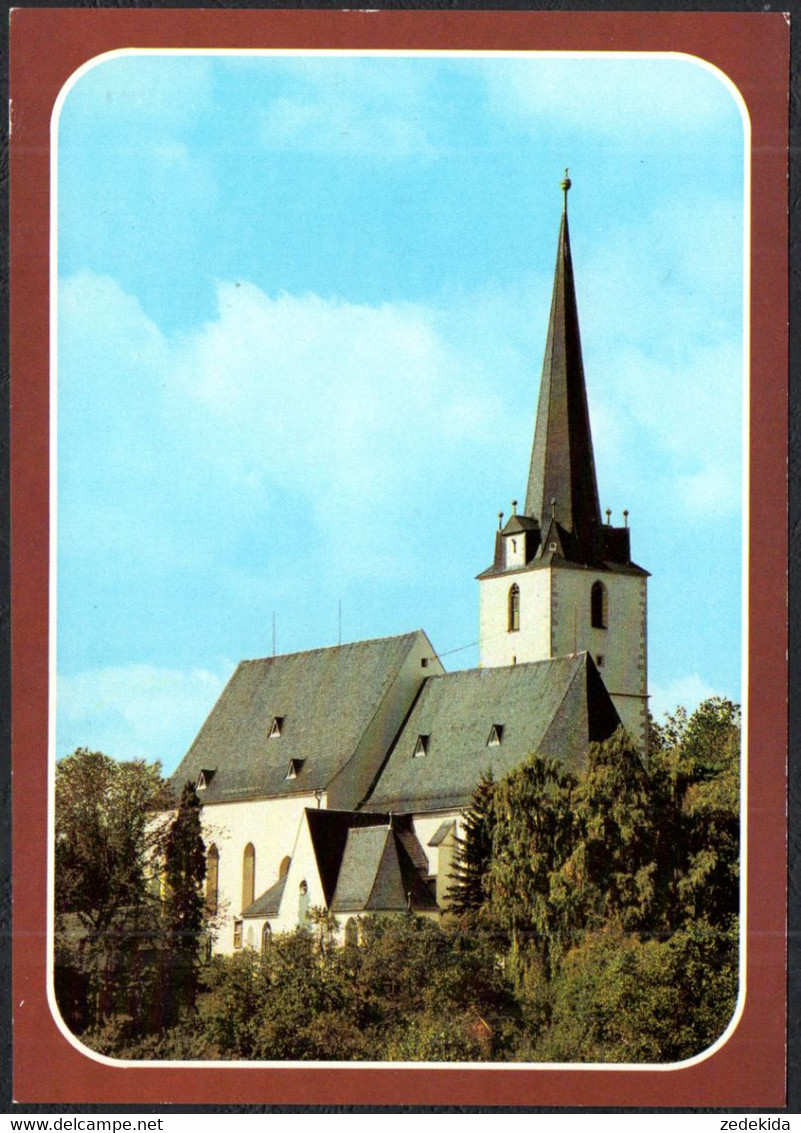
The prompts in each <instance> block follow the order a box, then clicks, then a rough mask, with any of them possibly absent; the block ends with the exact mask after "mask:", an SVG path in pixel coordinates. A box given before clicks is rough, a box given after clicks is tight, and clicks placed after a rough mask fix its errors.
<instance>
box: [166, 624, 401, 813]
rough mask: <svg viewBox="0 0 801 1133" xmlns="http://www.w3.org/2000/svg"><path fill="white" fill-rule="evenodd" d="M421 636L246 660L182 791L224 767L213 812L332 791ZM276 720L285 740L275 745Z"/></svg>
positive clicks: (190, 755)
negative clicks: (223, 805)
mask: <svg viewBox="0 0 801 1133" xmlns="http://www.w3.org/2000/svg"><path fill="white" fill-rule="evenodd" d="M421 632H422V631H417V632H415V633H407V634H404V635H402V636H400V637H384V638H379V639H377V640H374V641H358V642H354V643H352V644H349V645H340V646H336V647H334V648H331V649H314V650H311V651H309V652H305V653H289V654H284V655H281V656H278V657H266V658H263V659H261V660H256V661H243V662H241V664H240V665H238V666H237V668H236V670H235V672H234V674H233V676H232V677H231V679H230V681H229V682H228V684H227V685H226V687H225V689H224V690H223V692H222V694H221V696H220V698H219V700H218V701H217V703H216V704H215V706H214V708H213V709H212V710H211V713H210V714H209V716H208V719H207V720H206V722H205V723H204V725H203V727H202V728H201V729H200V732H199V733H198V736H197V738H196V739H195V741H194V743H193V744H192V746H191V747H190V748H189V751H188V752H187V753H186V755H185V756H184V758H183V760H182V761H181V763H180V764H179V766H178V768H177V770H176V771H175V773H174V774H173V776H172V780H171V782H172V784H173V786H174V788H175V789H176V791H179V790H180V789H181V787H182V786H183V784H184V783H185V782H186V780H187V779H190V780H191V781H192V782H193V783H194V782H196V781H197V778H198V775H199V774H200V771H201V770H205V771H208V769H214V775H213V776H212V777H211V780H210V781H208V782H207V786H206V788H205V790H204V791H203V802H204V804H205V803H215V802H234V801H237V800H240V799H247V798H257V797H262V796H266V797H275V796H281V795H289V794H309V793H311V792H313V791H315V790H325V789H326V787H327V786H328V784H329V783H330V782H331V780H332V779H333V778H334V777H335V776H336V775H337V774H338V773H339V772H340V771H341V770H342V769H343V767H345V765H346V764H347V763H348V761H349V760H350V759H351V758H352V756H353V754H354V752H355V751H356V748H357V746H358V744H359V742H360V740H361V738H362V736H363V735H364V733H365V730H366V729H367V726H368V725H369V724H370V722H371V720H372V719H373V717H374V716H375V714H376V711H377V710H378V708H379V706H380V704H381V702H382V700H383V698H384V696H385V695H386V693H387V692H388V690H389V688H390V687H391V685H392V683H393V682H394V680H395V678H396V676H397V674H398V672H399V671H400V669H401V666H402V665H403V663H404V661H405V660H406V658H407V656H408V654H409V652H410V650H411V649H412V648H413V646H414V644H415V642H416V641H417V639H418V636H419V634H420V633H421ZM276 719H280V721H281V723H280V729H279V730H280V735H276V736H273V737H270V731H271V729H272V727H273V722H274V721H275V720H276ZM290 767H294V768H295V772H294V774H293V775H292V776H290V777H289V778H288V777H287V775H288V771H287V769H288V768H290ZM206 778H207V780H208V775H207V776H206Z"/></svg>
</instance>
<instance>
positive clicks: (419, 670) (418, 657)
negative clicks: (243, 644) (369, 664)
mask: <svg viewBox="0 0 801 1133" xmlns="http://www.w3.org/2000/svg"><path fill="white" fill-rule="evenodd" d="M423 661H425V662H426V664H425V665H423ZM444 671H445V670H444V669H443V667H442V664H441V662H440V660H439V658H438V657H437V655H436V653H435V651H434V648H433V646H432V645H431V642H430V641H429V640H428V638H427V637H426V635H425V634H424V633H423V632H422V631H421V632H419V633H418V634H417V636H416V639H415V641H414V644H413V645H412V646H411V648H410V650H409V653H408V654H407V656H406V659H405V661H404V662H403V665H402V666H401V668H400V670H399V672H398V674H397V676H396V677H395V680H394V681H393V682H392V684H391V686H390V688H389V689H388V690H387V693H386V695H385V696H384V699H383V700H382V701H381V704H380V705H379V707H378V710H377V712H376V714H375V716H374V717H373V719H372V720H371V721H370V723H369V725H368V726H367V728H366V729H365V732H364V734H363V736H362V738H361V740H360V742H359V745H358V747H357V748H356V751H355V752H354V754H353V756H352V758H351V759H350V760H349V761H348V763H347V765H346V766H345V767H344V768H343V769H342V771H340V773H339V774H338V775H337V777H336V778H335V779H334V780H333V781H332V782H331V783H329V785H328V806H329V807H330V808H331V809H332V810H353V809H354V808H355V807H357V806H358V805H359V804H360V803H361V801H362V800H363V799H364V796H365V795H366V794H367V792H368V790H369V788H370V786H371V784H372V782H373V779H374V778H375V776H376V775H377V773H378V770H379V768H380V766H381V763H382V761H383V759H384V756H385V755H386V753H387V752H388V751H389V748H390V746H391V744H392V741H393V740H394V738H395V736H396V735H397V734H398V731H399V730H400V726H401V724H402V723H403V720H404V717H405V716H406V713H407V712H408V711H409V705H410V704H411V703H412V701H413V700H414V698H415V696H416V695H417V693H418V691H419V689H420V686H421V685H422V683H423V681H424V680H425V679H426V678H427V677H435V676H440V675H441V674H442V673H444Z"/></svg>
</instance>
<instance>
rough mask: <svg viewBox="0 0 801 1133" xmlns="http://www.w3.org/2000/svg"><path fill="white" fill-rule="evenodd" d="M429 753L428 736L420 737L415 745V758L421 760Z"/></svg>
mask: <svg viewBox="0 0 801 1133" xmlns="http://www.w3.org/2000/svg"><path fill="white" fill-rule="evenodd" d="M427 751H428V736H422V735H420V736H418V737H417V743H416V744H415V745H414V758H415V759H419V758H420V757H421V756H423V755H425V754H426V752H427Z"/></svg>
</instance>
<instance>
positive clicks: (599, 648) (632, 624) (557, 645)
mask: <svg viewBox="0 0 801 1133" xmlns="http://www.w3.org/2000/svg"><path fill="white" fill-rule="evenodd" d="M553 575H554V582H553V601H552V611H553V653H554V656H561V655H562V654H566V653H582V652H584V651H585V650H586V651H587V652H588V653H589V654H590V655H591V656H592V658H593V660H594V661H595V664H596V665H597V667H598V671H599V672H600V674H601V676H602V677H603V681H604V684H605V685H606V688H607V690H608V692H609V694H610V696H611V697H612V701H613V702H614V705H615V708H616V709H617V713H618V715H619V716H620V718H621V720H622V722H623V725H624V727H625V728H626V729H627V731H628V732H629V734H630V735H631V737H632V739H633V740H634V741H635V742H636V743H637V744H638V745H640V746H641V747H644V745H645V739H646V730H645V729H646V710H647V703H648V702H647V697H646V693H647V691H648V672H647V668H648V666H647V642H646V622H647V608H646V605H647V580H646V579H645V578H644V577H642V576H640V575H630V574H614V573H612V572H607V571H592V570H560V571H554V572H553ZM597 581H600V582H601V583H603V585H604V587H605V588H606V596H607V600H606V614H607V616H606V628H598V627H596V626H593V625H592V619H591V615H590V593H591V590H592V586H593V584H594V583H595V582H597ZM599 658H600V660H599Z"/></svg>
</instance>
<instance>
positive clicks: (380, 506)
mask: <svg viewBox="0 0 801 1133" xmlns="http://www.w3.org/2000/svg"><path fill="white" fill-rule="evenodd" d="M218 302H219V312H218V315H217V317H216V318H215V319H214V320H213V321H211V322H209V323H208V324H206V325H205V326H204V327H202V328H200V329H199V330H198V331H197V332H196V333H195V334H194V335H192V336H191V338H190V339H188V340H186V341H185V342H184V343H183V344H182V346H181V349H180V351H179V353H178V355H177V357H176V362H175V366H174V375H173V376H174V381H175V383H176V386H175V392H176V393H177V397H178V400H179V402H180V404H181V405H183V406H184V411H186V410H187V409H188V410H189V412H190V413H191V415H192V418H193V420H194V421H195V422H196V423H197V425H198V429H197V430H194V428H193V429H192V430H190V431H189V432H191V433H192V435H194V436H196V437H200V438H202V440H201V442H200V448H199V450H198V453H197V456H198V458H199V459H200V458H201V457H202V459H204V460H206V461H211V462H213V464H214V465H215V467H217V468H219V469H221V470H224V473H225V475H226V476H229V477H233V478H236V479H242V480H246V479H248V478H251V477H256V478H262V479H263V480H265V481H269V482H272V483H274V484H277V485H280V486H281V487H282V488H283V489H284V490H286V491H291V492H293V493H298V492H300V494H301V496H302V498H303V499H304V502H305V506H306V507H307V508H308V513H309V516H310V517H313V518H314V520H315V523H316V525H317V527H318V530H319V531H321V532H322V533H324V536H325V538H326V539H327V542H328V545H327V547H326V550H327V553H330V554H331V556H332V559H333V560H334V561H336V559H337V558H338V557H339V555H341V554H342V555H344V556H345V557H346V558H347V559H348V560H350V561H356V562H357V563H359V564H361V565H360V569H362V570H363V571H364V572H365V573H368V574H369V573H372V572H374V571H375V570H376V569H377V568H379V567H380V568H381V569H383V570H387V571H392V570H395V569H397V568H398V565H399V564H398V555H397V542H396V538H395V536H397V535H398V534H399V533H400V531H401V530H403V528H404V526H405V525H404V521H403V514H404V506H403V504H404V501H405V502H406V503H407V504H408V505H409V506H410V505H411V502H412V500H413V499H415V498H418V499H419V498H420V496H421V495H422V494H424V493H425V491H426V485H427V484H428V483H429V482H430V481H431V480H432V478H436V476H437V473H438V472H439V473H441V472H442V471H443V470H444V469H445V468H447V467H451V468H454V467H456V466H457V465H458V463H459V456H458V453H459V450H460V447H461V446H462V445H463V444H464V442H465V441H471V442H472V443H473V445H474V446H475V447H479V446H480V445H481V444H482V441H483V438H484V437H485V436H486V435H487V434H488V433H493V432H497V431H498V430H499V429H500V428H501V427H502V425H503V423H504V421H505V415H504V412H503V410H502V407H501V402H500V399H499V398H497V397H496V395H495V393H494V391H492V390H489V391H488V390H487V389H486V388H485V386H484V385H483V384H482V366H481V364H480V363H479V362H477V361H476V360H475V359H472V358H470V357H468V356H466V355H465V353H464V352H462V351H461V350H460V349H459V348H458V345H455V344H454V343H453V341H452V337H451V335H450V334H449V330H450V331H452V329H453V328H449V327H448V326H447V319H446V318H445V317H444V316H439V315H438V314H437V313H436V312H435V311H433V310H431V309H428V308H426V307H423V306H421V305H414V304H384V305H382V306H380V307H371V306H366V305H358V304H350V303H346V302H343V301H339V300H324V299H321V298H320V297H318V296H316V295H306V296H292V295H282V296H280V297H279V298H277V299H273V298H270V297H269V296H267V295H265V294H264V293H263V292H261V291H260V290H259V289H258V288H256V287H254V286H252V285H250V284H242V285H234V284H220V285H219V287H218ZM399 500H400V501H401V502H400V503H399Z"/></svg>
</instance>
